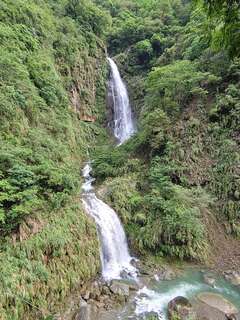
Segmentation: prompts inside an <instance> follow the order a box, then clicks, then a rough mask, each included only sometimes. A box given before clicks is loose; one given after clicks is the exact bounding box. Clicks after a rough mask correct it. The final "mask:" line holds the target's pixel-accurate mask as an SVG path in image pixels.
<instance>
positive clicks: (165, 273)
mask: <svg viewBox="0 0 240 320" xmlns="http://www.w3.org/2000/svg"><path fill="white" fill-rule="evenodd" d="M155 276H157V277H158V279H159V280H167V281H170V280H173V279H175V278H176V273H175V272H174V271H173V270H172V269H170V268H167V269H163V270H162V271H160V272H158V273H157V274H156V275H155Z"/></svg>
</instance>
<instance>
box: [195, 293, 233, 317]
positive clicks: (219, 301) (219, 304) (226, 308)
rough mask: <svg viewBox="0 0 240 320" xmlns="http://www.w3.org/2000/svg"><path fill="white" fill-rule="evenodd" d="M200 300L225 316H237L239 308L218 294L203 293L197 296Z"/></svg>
mask: <svg viewBox="0 0 240 320" xmlns="http://www.w3.org/2000/svg"><path fill="white" fill-rule="evenodd" d="M197 298H198V300H200V301H201V302H203V303H205V304H207V305H208V306H210V307H212V308H215V309H217V310H219V311H220V312H222V313H223V314H229V315H231V314H237V313H238V310H237V308H236V307H235V306H234V305H233V304H232V303H231V302H230V301H228V300H227V299H225V298H224V297H223V296H221V295H220V294H217V293H210V292H203V293H200V294H199V295H198V296H197Z"/></svg>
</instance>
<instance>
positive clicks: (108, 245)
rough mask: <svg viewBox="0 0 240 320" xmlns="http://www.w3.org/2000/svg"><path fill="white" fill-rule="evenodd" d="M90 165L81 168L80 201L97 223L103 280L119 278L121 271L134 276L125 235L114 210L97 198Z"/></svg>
mask: <svg viewBox="0 0 240 320" xmlns="http://www.w3.org/2000/svg"><path fill="white" fill-rule="evenodd" d="M91 170H92V168H91V165H90V164H89V163H88V164H86V166H85V167H84V169H83V177H84V179H85V183H84V184H83V187H82V188H83V196H82V201H83V204H84V207H85V210H86V212H87V213H88V214H89V215H91V216H92V217H93V218H94V220H95V221H96V224H97V229H98V234H99V238H100V241H101V262H102V276H103V278H104V279H105V280H111V279H118V278H121V275H122V273H123V271H124V272H125V273H126V274H128V275H130V276H131V277H135V276H136V269H135V268H134V267H133V266H132V265H131V260H132V258H131V257H130V255H129V252H128V245H127V240H126V236H125V233H124V230H123V227H122V225H121V222H120V220H119V218H118V216H117V214H116V212H115V211H114V210H113V209H111V208H110V207H109V206H108V205H107V204H105V203H104V202H103V201H101V200H100V199H98V198H97V196H96V194H95V192H94V188H93V186H92V182H93V181H94V178H92V177H91Z"/></svg>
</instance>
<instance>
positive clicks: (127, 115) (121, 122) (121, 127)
mask: <svg viewBox="0 0 240 320" xmlns="http://www.w3.org/2000/svg"><path fill="white" fill-rule="evenodd" d="M108 62H109V65H110V67H111V74H110V79H109V91H110V95H111V98H112V100H113V133H114V136H115V137H116V139H117V141H118V143H119V144H122V143H124V142H125V141H127V140H128V139H129V138H130V137H131V136H132V135H133V134H134V133H135V131H136V129H135V125H134V121H133V115H132V109H131V105H130V102H129V96H128V91H127V88H126V86H125V84H124V82H123V80H122V78H121V76H120V73H119V70H118V67H117V65H116V63H115V62H114V61H113V60H112V59H111V58H108Z"/></svg>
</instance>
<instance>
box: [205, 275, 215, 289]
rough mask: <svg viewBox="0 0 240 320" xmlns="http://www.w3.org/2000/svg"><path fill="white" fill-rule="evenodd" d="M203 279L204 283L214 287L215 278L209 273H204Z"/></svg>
mask: <svg viewBox="0 0 240 320" xmlns="http://www.w3.org/2000/svg"><path fill="white" fill-rule="evenodd" d="M203 281H204V282H205V283H206V284H208V285H209V286H211V287H213V288H214V286H215V282H216V280H215V279H214V278H213V277H212V276H210V275H208V274H204V275H203Z"/></svg>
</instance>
